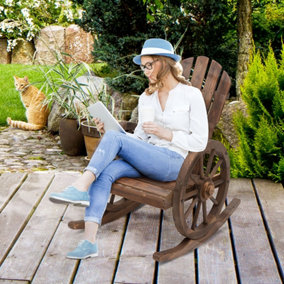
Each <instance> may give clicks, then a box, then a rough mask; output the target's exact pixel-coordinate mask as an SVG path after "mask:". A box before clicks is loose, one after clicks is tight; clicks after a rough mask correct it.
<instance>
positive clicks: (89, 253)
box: [66, 240, 99, 259]
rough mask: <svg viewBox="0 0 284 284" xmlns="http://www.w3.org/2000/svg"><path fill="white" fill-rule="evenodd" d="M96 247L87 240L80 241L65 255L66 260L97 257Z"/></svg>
mask: <svg viewBox="0 0 284 284" xmlns="http://www.w3.org/2000/svg"><path fill="white" fill-rule="evenodd" d="M98 254H99V253H98V245H97V243H95V244H93V243H91V242H89V241H87V240H84V241H81V242H80V243H79V244H78V246H77V247H76V248H75V249H74V250H73V251H71V252H69V253H68V254H67V256H66V257H67V258H72V259H86V258H88V257H95V256H98Z"/></svg>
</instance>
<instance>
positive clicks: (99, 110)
mask: <svg viewBox="0 0 284 284" xmlns="http://www.w3.org/2000/svg"><path fill="white" fill-rule="evenodd" d="M88 111H89V112H90V114H91V116H92V117H94V118H98V119H100V120H101V121H102V122H103V123H104V129H105V131H108V130H115V131H119V132H122V133H126V132H125V130H124V129H123V128H122V126H121V125H120V124H119V123H118V121H117V120H116V119H115V118H114V117H113V115H112V114H111V113H110V111H109V110H108V109H107V108H106V106H105V105H104V104H103V103H102V102H96V103H95V104H92V105H90V106H89V107H88Z"/></svg>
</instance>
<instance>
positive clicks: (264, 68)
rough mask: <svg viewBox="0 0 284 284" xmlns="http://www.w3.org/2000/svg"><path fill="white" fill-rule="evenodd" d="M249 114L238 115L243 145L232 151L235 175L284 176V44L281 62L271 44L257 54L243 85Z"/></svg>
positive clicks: (236, 119) (280, 178)
mask: <svg viewBox="0 0 284 284" xmlns="http://www.w3.org/2000/svg"><path fill="white" fill-rule="evenodd" d="M242 99H243V100H244V102H245V103H246V106H247V114H243V113H242V112H238V113H237V114H236V116H235V118H234V122H235V126H236V130H237V134H238V137H239V147H238V148H237V149H235V150H234V151H232V152H231V154H230V156H231V160H232V175H233V176H241V177H260V178H271V179H272V180H275V181H282V182H283V180H284V147H283V146H284V133H283V129H284V122H283V118H284V117H283V114H284V45H282V54H281V60H280V61H279V64H278V63H277V60H276V59H275V56H274V52H273V50H272V48H270V50H269V53H268V55H267V57H266V58H264V60H263V62H262V60H261V55H260V53H259V52H257V53H256V54H254V56H253V60H252V62H251V64H250V66H249V69H248V73H247V76H246V78H245V80H244V84H243V86H242Z"/></svg>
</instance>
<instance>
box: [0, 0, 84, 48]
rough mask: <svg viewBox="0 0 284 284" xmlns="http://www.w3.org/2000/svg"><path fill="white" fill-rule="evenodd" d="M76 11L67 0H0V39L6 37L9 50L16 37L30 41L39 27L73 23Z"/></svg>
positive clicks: (77, 11)
mask: <svg viewBox="0 0 284 284" xmlns="http://www.w3.org/2000/svg"><path fill="white" fill-rule="evenodd" d="M80 13H81V10H80V6H79V5H75V4H74V3H73V2H71V1H69V0H49V1H44V0H21V1H16V0H0V38H7V39H8V47H7V50H8V51H11V50H12V49H13V48H14V47H15V46H16V45H17V40H18V39H19V38H24V39H26V40H28V41H32V40H33V39H34V38H35V36H36V35H37V33H38V32H39V31H40V29H42V28H43V27H45V26H49V25H53V24H55V25H58V24H59V25H68V24H71V23H74V19H75V18H78V17H80Z"/></svg>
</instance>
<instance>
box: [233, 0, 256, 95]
mask: <svg viewBox="0 0 284 284" xmlns="http://www.w3.org/2000/svg"><path fill="white" fill-rule="evenodd" d="M251 13H252V5H251V0H238V39H239V45H238V66H237V74H236V89H237V90H236V93H237V98H238V99H239V98H240V95H241V90H240V87H241V85H242V83H243V80H244V78H245V75H246V73H247V70H248V64H249V60H250V56H251V53H252V50H253V37H252V21H251Z"/></svg>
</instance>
